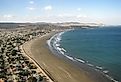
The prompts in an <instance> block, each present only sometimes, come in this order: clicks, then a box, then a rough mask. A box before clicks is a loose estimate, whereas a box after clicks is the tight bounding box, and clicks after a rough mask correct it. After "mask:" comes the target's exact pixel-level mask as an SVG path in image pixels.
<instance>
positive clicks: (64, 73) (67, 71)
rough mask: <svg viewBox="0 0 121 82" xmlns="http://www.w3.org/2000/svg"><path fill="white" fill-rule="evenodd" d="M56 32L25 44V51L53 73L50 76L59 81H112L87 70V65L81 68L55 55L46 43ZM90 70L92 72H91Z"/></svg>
mask: <svg viewBox="0 0 121 82" xmlns="http://www.w3.org/2000/svg"><path fill="white" fill-rule="evenodd" d="M54 34H55V33H51V34H50V35H49V34H48V35H46V36H42V37H40V38H36V39H34V40H31V41H29V42H27V43H26V44H24V45H23V49H24V50H25V52H26V53H27V54H28V55H29V56H30V57H31V58H33V59H34V60H36V62H37V63H38V64H39V66H41V67H42V69H45V70H47V71H48V72H49V74H51V76H50V77H53V78H54V79H55V81H57V82H67V81H68V82H69V81H70V82H80V81H82V82H111V81H110V80H108V79H107V78H105V77H103V76H102V75H100V74H98V73H94V72H93V71H92V70H91V69H88V71H85V70H84V68H85V67H84V66H83V65H82V66H81V69H80V68H79V67H77V66H75V65H73V63H72V62H70V61H68V60H64V59H62V58H59V57H57V56H55V55H54V54H53V53H52V52H51V51H50V50H49V49H48V48H47V44H46V41H47V40H48V39H49V38H50V37H52V36H53V35H54ZM40 44H41V45H40ZM28 47H29V48H28ZM40 50H42V51H40ZM40 54H41V55H40ZM50 64H52V65H50ZM90 70H91V71H92V72H90ZM80 77H82V78H80Z"/></svg>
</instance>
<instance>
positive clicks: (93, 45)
mask: <svg viewBox="0 0 121 82" xmlns="http://www.w3.org/2000/svg"><path fill="white" fill-rule="evenodd" d="M50 44H52V46H53V47H54V49H56V50H57V52H58V53H60V55H63V56H65V57H67V58H69V59H70V60H72V61H73V62H75V61H78V62H80V63H84V64H86V65H88V66H89V67H92V68H94V69H95V70H98V71H100V72H101V73H103V74H105V76H106V77H108V78H109V79H111V80H112V81H114V82H121V26H107V27H100V28H93V29H91V28H88V29H74V30H69V31H65V32H61V33H58V34H56V35H55V36H53V38H51V42H50Z"/></svg>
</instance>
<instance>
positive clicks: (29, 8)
mask: <svg viewBox="0 0 121 82" xmlns="http://www.w3.org/2000/svg"><path fill="white" fill-rule="evenodd" d="M27 9H28V10H35V8H34V7H27Z"/></svg>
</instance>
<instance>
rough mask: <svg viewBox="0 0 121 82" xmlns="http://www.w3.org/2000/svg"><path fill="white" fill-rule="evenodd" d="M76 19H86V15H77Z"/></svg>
mask: <svg viewBox="0 0 121 82" xmlns="http://www.w3.org/2000/svg"><path fill="white" fill-rule="evenodd" d="M76 17H77V18H88V16H87V15H82V14H79V15H77V16H76Z"/></svg>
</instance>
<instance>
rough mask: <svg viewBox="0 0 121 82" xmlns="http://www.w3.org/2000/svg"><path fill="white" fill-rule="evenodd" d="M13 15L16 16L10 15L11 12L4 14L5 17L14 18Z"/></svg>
mask: <svg viewBox="0 0 121 82" xmlns="http://www.w3.org/2000/svg"><path fill="white" fill-rule="evenodd" d="M12 17H14V16H13V15H10V14H6V15H3V18H12Z"/></svg>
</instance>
